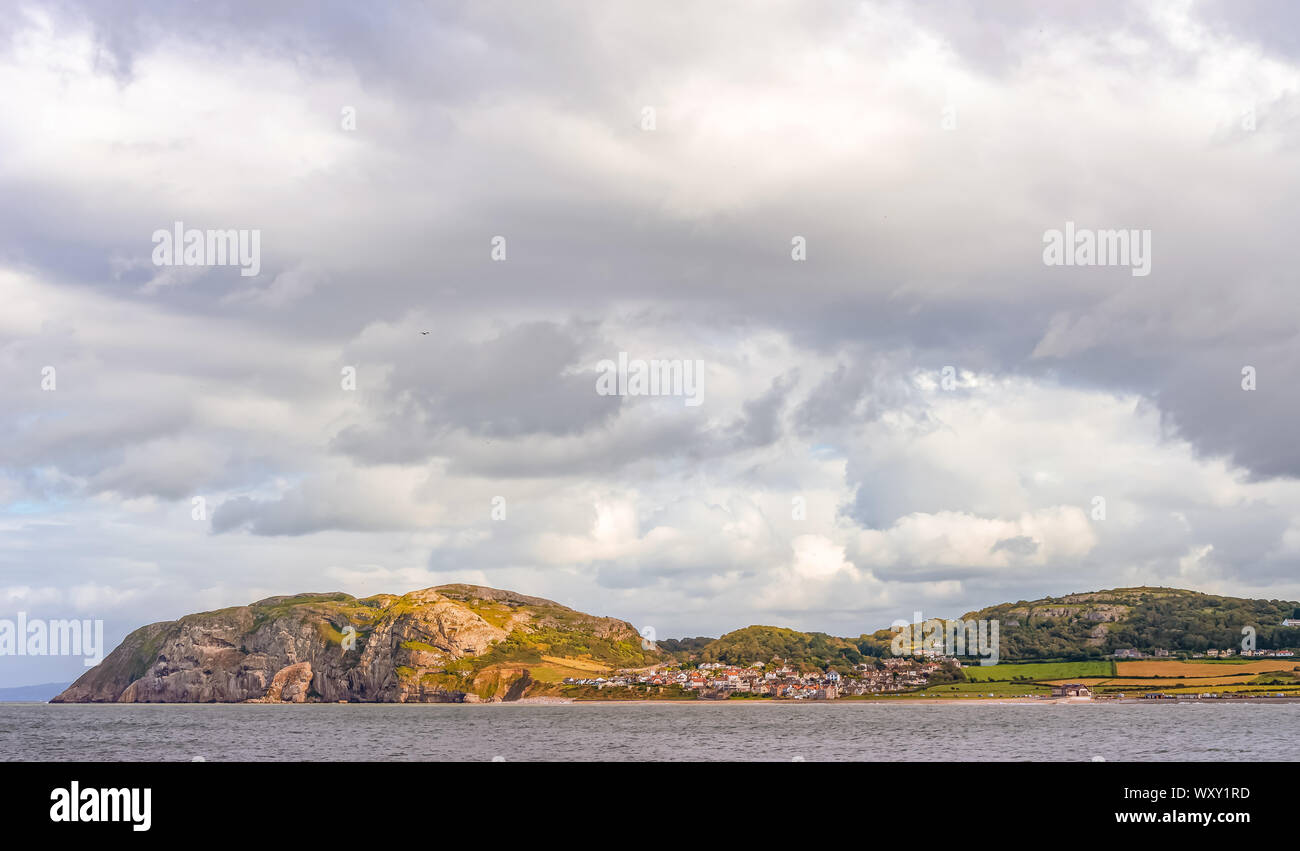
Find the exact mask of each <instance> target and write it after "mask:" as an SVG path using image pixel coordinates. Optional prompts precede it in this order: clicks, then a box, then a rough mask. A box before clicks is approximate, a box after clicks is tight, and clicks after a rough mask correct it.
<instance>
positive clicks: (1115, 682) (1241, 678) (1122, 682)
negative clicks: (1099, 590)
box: [1050, 674, 1255, 688]
mask: <svg viewBox="0 0 1300 851" xmlns="http://www.w3.org/2000/svg"><path fill="white" fill-rule="evenodd" d="M1253 679H1255V674H1240V675H1238V676H1235V677H1174V676H1172V675H1170V676H1165V677H1146V678H1141V677H1112V678H1110V679H1107V678H1097V677H1084V678H1082V679H1077V680H1074V679H1065V680H1051V681H1050V682H1051V683H1052V684H1054V685H1064V684H1066V683H1082V684H1083V685H1085V686H1103V685H1104V686H1146V687H1147V688H1166V687H1168V686H1170V685H1172V684H1174V683H1188V682H1189V681H1190V683H1191V684H1195V685H1200V686H1228V685H1244V684H1245V683H1248V682H1250V681H1251V680H1253Z"/></svg>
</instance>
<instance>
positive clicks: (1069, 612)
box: [964, 586, 1300, 659]
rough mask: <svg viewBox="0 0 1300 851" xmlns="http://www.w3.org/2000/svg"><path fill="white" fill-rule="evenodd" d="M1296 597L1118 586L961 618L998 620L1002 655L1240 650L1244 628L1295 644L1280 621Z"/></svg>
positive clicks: (1260, 640)
mask: <svg viewBox="0 0 1300 851" xmlns="http://www.w3.org/2000/svg"><path fill="white" fill-rule="evenodd" d="M1296 607H1297V603H1296V602H1295V601H1294V600H1254V599H1247V598H1242V597H1221V596H1217V595H1214V594H1202V593H1200V592H1197V591H1185V590H1182V589H1178V588H1153V587H1146V586H1144V587H1138V588H1116V589H1113V590H1110V591H1092V592H1088V593H1082V594H1068V595H1066V596H1064V597H1045V598H1043V599H1041V600H1033V601H1025V600H1021V601H1019V602H1016V603H1002V604H1000V605H997V606H990V607H988V608H986V609H980V610H979V611H976V612H970V613H969V614H967V615H965V616H964V619H965V618H974V619H993V618H997V619H998V621H999V622H1000V623H999V629H1000V633H1001V634H1000V641H1001V655H1002V658H1003V659H1026V658H1070V657H1075V658H1079V657H1094V656H1098V657H1099V656H1103V655H1108V654H1111V653H1114V652H1115V651H1116V650H1121V649H1124V648H1130V647H1131V648H1135V649H1137V650H1140V651H1142V652H1150V651H1152V650H1158V649H1159V650H1169V651H1170V652H1177V651H1186V652H1189V653H1191V652H1204V651H1205V650H1208V649H1226V648H1233V649H1237V650H1240V648H1241V640H1242V637H1243V636H1242V632H1241V630H1242V627H1245V626H1251V627H1254V628H1255V644H1256V647H1258V648H1259V649H1261V650H1270V649H1279V648H1285V647H1296V646H1297V645H1300V629H1297V628H1294V627H1284V626H1282V625H1281V623H1282V620H1283V619H1284V618H1289V617H1291V615H1292V613H1293V612H1294V611H1295V609H1296Z"/></svg>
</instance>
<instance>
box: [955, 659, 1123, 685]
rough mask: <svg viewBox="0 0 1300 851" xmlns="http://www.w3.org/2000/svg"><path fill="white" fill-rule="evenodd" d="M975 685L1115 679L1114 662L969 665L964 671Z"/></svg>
mask: <svg viewBox="0 0 1300 851" xmlns="http://www.w3.org/2000/svg"><path fill="white" fill-rule="evenodd" d="M962 671H963V672H964V673H965V674H966V679H968V680H970V681H971V682H974V683H987V682H1010V681H1011V680H1014V679H1029V680H1064V679H1069V678H1070V677H1113V676H1115V663H1114V662H1105V661H1097V662H1028V663H1025V664H1022V665H1015V664H1007V665H988V666H983V665H969V666H967V667H965V668H963V669H962Z"/></svg>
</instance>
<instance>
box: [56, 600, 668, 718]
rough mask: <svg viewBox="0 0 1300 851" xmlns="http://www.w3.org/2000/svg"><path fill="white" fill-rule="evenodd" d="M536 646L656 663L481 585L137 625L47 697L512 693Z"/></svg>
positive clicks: (544, 606) (594, 621) (364, 697)
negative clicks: (594, 651) (593, 651)
mask: <svg viewBox="0 0 1300 851" xmlns="http://www.w3.org/2000/svg"><path fill="white" fill-rule="evenodd" d="M537 642H551V643H554V642H560V643H568V644H570V645H572V646H574V647H582V648H590V647H593V646H598V647H600V648H604V649H605V650H606V651H607V652H608V653H610V654H632V655H634V656H637V658H635V659H633V660H632V661H635V662H644V663H649V662H653V661H655V660H656V659H657V652H656V651H650V652H648V653H646V652H644V651H642V649H641V644H640V636H639V635H638V633H637V632H636V630H635V629H634V628H633V627H632V626H631V625H630V624H628V623H626V622H625V621H620V620H615V619H613V618H599V617H594V616H592V615H586V614H583V613H582V612H577V611H574V610H573V609H569V608H566V607H564V606H561V605H559V604H558V603H553V602H551V601H549V600H544V599H542V598H540V597H528V596H525V595H521V594H514V593H513V592H509V591H501V590H498V589H494V588H481V587H478V586H472V585H444V586H439V587H436V588H428V589H424V590H422V591H413V592H411V593H409V594H406V595H404V596H400V597H398V596H394V595H391V594H381V595H378V596H375V597H367V598H364V599H358V598H355V597H352V596H350V595H348V594H301V595H298V596H295V597H271V598H268V599H265V600H260V601H258V602H256V603H253V604H251V605H248V606H238V607H235V608H231V609H222V610H220V611H215V612H205V613H202V614H195V615H187V616H186V617H183V618H181V619H180V620H177V621H170V622H164V623H157V624H150V625H149V626H145V627H142V628H140V629H138V630H136V631H135V632H133V633H131V634H130V635H128V636H127V637H126V639H125V640H124V641H123V642H122V643H121V644H120V645H119V646H118V647H117V648H116V649H115V650H114V651H113V652H112V653H110V654H109V655H108V656H107V657H106V658H105V659H104V661H103V662H102V663H101V664H99V665H98V666H96V667H95V668H93V669H92V670H90V671H88V672H87V673H86V674H85V675H84V676H82V677H81V678H80V679H79V680H77V681H76V682H75V683H73V684H72V685H71V686H70V687H69V688H68V689H67V690H66V691H64V692H63V693H62V694H60V695H59V696H58V697H56V698H55V699H54V702H56V703H93V702H99V703H111V702H119V703H223V702H242V701H258V702H268V703H281V702H291V703H301V702H330V703H333V702H336V701H366V702H392V703H448V702H452V703H462V702H475V701H478V700H504V699H519V698H521V697H523V696H524V695H525V694H526V693H527V691H528V686H529V685H530V684H531V679H529V678H528V667H527V666H526V665H517V664H514V665H512V664H511V663H512V660H518V659H525V660H535V659H538V658H540V656H539V653H540V652H541V651H539V650H538V646H542V645H537ZM544 646H549V644H545V645H544ZM521 681H522V682H523V684H522V685H520V682H521Z"/></svg>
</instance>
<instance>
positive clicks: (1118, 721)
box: [0, 701, 1300, 762]
mask: <svg viewBox="0 0 1300 851" xmlns="http://www.w3.org/2000/svg"><path fill="white" fill-rule="evenodd" d="M0 759H3V760H57V761H65V760H87V761H98V760H123V761H131V760H157V761H195V760H206V761H222V760H284V761H297V760H330V761H337V760H345V761H351V760H381V761H393V760H457V761H491V760H497V761H501V760H505V761H518V760H547V761H568V760H610V761H625V760H697V761H705V760H728V761H748V760H775V761H798V760H805V761H809V762H813V761H820V760H871V761H891V760H916V761H930V760H934V761H948V760H1035V761H1059V762H1088V761H1099V760H1106V761H1115V760H1143V761H1165V760H1179V761H1198V760H1250V761H1261V760H1300V704H1298V703H1255V702H1247V701H1240V702H1231V703H1228V702H1225V703H1211V702H1208V701H1207V702H1199V703H1176V704H1175V703H1173V702H1172V701H1170V702H1166V703H1158V704H1157V703H1154V702H1153V703H1151V704H1116V703H1107V704H1071V705H1064V704H1053V703H1047V702H1044V703H1025V704H1011V703H995V702H981V703H975V702H971V703H966V704H940V705H924V704H892V705H891V704H883V703H868V702H847V701H846V702H833V703H769V702H764V703H753V702H743V703H742V702H739V701H726V702H703V701H701V702H690V703H686V702H683V703H640V704H621V703H574V704H561V705H539V704H486V705H460V704H420V705H400V704H309V705H284V706H267V705H255V704H203V705H138V704H136V705H113V704H107V705H86V704H38V703H26V704H17V703H11V704H0Z"/></svg>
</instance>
